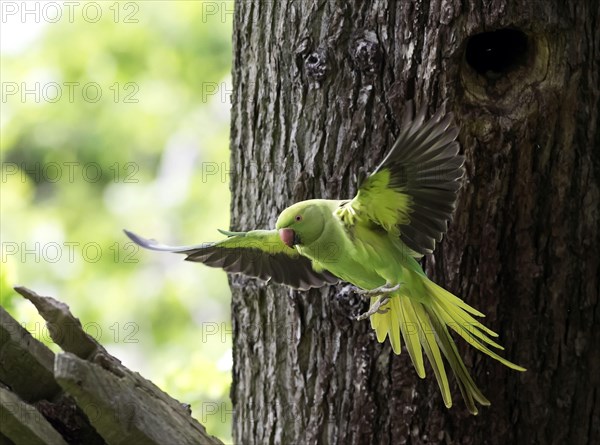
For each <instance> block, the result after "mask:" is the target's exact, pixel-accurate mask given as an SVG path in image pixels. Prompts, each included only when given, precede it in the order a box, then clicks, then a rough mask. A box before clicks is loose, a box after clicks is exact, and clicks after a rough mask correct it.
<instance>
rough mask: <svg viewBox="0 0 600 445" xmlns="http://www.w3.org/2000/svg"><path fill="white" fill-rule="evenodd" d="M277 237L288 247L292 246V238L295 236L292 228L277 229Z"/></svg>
mask: <svg viewBox="0 0 600 445" xmlns="http://www.w3.org/2000/svg"><path fill="white" fill-rule="evenodd" d="M279 238H281V241H283V244H285V245H286V246H288V247H293V246H294V238H296V234H295V233H294V230H293V229H279Z"/></svg>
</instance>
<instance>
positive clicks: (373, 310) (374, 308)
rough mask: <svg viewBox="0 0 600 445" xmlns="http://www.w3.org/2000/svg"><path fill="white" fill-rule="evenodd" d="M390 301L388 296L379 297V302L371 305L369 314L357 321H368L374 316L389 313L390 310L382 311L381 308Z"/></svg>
mask: <svg viewBox="0 0 600 445" xmlns="http://www.w3.org/2000/svg"><path fill="white" fill-rule="evenodd" d="M398 286H399V285H398ZM388 301H390V297H388V296H387V295H382V296H381V297H379V298H378V299H377V301H376V302H375V303H373V304H372V305H371V307H370V308H369V310H368V311H367V312H365V313H364V314H362V315H359V316H358V317H356V320H357V321H360V320H366V319H367V318H369V317H370V316H371V315H373V314H385V313H386V312H387V311H389V310H390V308H385V309H381V306H383V305H384V304H386V303H387V302H388Z"/></svg>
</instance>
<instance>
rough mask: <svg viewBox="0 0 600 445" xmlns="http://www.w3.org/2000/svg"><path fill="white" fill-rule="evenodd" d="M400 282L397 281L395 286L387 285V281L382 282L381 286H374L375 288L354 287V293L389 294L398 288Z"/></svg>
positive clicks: (369, 295) (366, 294) (369, 294)
mask: <svg viewBox="0 0 600 445" xmlns="http://www.w3.org/2000/svg"><path fill="white" fill-rule="evenodd" d="M401 285H402V283H398V284H396V285H395V286H391V287H390V285H389V283H386V284H384V285H383V286H379V287H376V288H375V289H358V288H357V289H356V293H357V294H359V295H363V296H365V297H372V296H373V295H383V294H391V293H392V292H396V291H397V290H398V289H400V286H401Z"/></svg>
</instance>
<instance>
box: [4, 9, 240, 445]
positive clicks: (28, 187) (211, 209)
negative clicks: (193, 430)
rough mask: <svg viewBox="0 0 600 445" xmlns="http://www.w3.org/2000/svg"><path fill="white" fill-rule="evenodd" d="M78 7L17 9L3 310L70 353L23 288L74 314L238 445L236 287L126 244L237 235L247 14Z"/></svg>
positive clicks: (9, 102) (10, 52)
mask: <svg viewBox="0 0 600 445" xmlns="http://www.w3.org/2000/svg"><path fill="white" fill-rule="evenodd" d="M73 3H75V4H74V5H73ZM71 4H72V6H67V5H65V4H64V3H62V2H37V1H29V2H20V1H19V2H10V1H3V2H1V8H2V19H1V20H2V23H1V45H0V47H1V48H0V49H1V73H0V75H1V85H2V103H1V117H0V135H1V136H0V150H1V162H2V181H1V196H0V206H1V207H0V211H1V213H0V216H1V224H0V226H1V232H0V237H1V244H2V264H1V266H2V267H1V275H0V277H1V279H0V292H1V294H0V298H1V301H0V302H1V304H2V306H3V307H4V308H6V309H7V310H8V311H9V312H10V313H11V314H12V315H13V316H14V317H15V318H16V319H17V320H18V321H19V322H21V323H22V324H23V326H25V327H26V328H27V329H28V330H29V331H31V332H32V333H33V334H34V336H35V337H36V338H38V339H40V340H42V341H44V342H45V343H47V344H48V345H49V346H50V347H51V348H53V349H54V350H57V348H56V345H53V344H52V341H51V339H50V338H49V335H48V331H47V330H46V329H45V327H44V322H43V320H42V319H41V318H40V317H39V316H38V315H37V313H36V311H35V309H34V308H33V306H32V305H31V304H30V303H29V302H27V301H24V300H22V299H21V297H19V296H18V295H16V294H15V293H14V291H13V290H12V287H13V286H15V285H24V286H27V287H29V288H31V289H33V290H35V291H37V292H38V293H41V294H43V295H50V296H53V297H55V298H57V299H59V300H62V301H64V302H65V303H67V304H68V305H69V306H70V307H71V310H72V312H73V313H74V314H75V315H76V316H77V317H79V319H80V320H81V322H82V324H83V326H84V327H85V328H86V330H87V332H88V333H90V334H91V335H93V336H94V337H95V338H96V339H97V340H99V341H100V342H101V343H102V344H104V345H105V346H106V347H107V349H108V350H109V351H110V352H111V353H112V354H113V355H115V356H116V357H118V358H119V359H120V360H121V361H122V362H123V363H124V364H125V365H126V366H128V367H130V368H131V369H133V370H136V371H138V372H140V373H141V374H142V375H143V376H145V377H146V378H148V379H150V380H152V381H154V382H155V383H156V384H158V385H159V386H160V387H161V388H162V389H164V390H165V391H167V392H168V393H169V394H171V395H172V396H174V397H176V398H177V399H179V400H180V401H181V402H185V403H189V404H191V406H192V411H193V415H194V416H195V417H196V418H197V419H198V420H199V421H200V422H201V423H203V424H204V425H205V426H206V427H207V430H208V431H209V433H211V434H213V435H216V436H218V437H219V438H221V439H222V440H224V441H226V442H231V416H232V413H231V403H230V401H229V386H230V382H231V325H230V313H229V301H230V292H229V288H228V284H227V278H226V275H225V274H224V273H223V272H222V271H220V270H216V269H209V268H207V267H204V266H202V265H198V264H193V263H186V262H183V261H182V259H183V258H182V257H179V256H175V255H168V254H160V253H156V252H147V251H142V250H139V249H137V248H135V247H134V245H133V244H131V243H130V242H129V240H128V239H127V238H126V237H125V236H124V234H123V232H122V229H123V228H128V229H131V230H133V231H136V232H138V233H140V234H142V235H144V236H149V237H154V238H157V239H159V240H160V241H163V242H167V243H176V244H189V243H198V242H202V241H207V240H214V239H219V238H220V237H221V235H219V234H218V233H217V232H216V229H217V228H225V229H226V228H228V226H229V200H230V198H229V186H228V179H229V178H228V160H229V153H228V132H229V108H230V92H231V83H230V78H229V73H230V69H231V58H232V50H231V29H232V22H233V8H234V5H233V2H230V1H218V2H210V1H189V0H185V1H135V2H129V1H120V2H115V1H106V2H71ZM57 5H58V6H57Z"/></svg>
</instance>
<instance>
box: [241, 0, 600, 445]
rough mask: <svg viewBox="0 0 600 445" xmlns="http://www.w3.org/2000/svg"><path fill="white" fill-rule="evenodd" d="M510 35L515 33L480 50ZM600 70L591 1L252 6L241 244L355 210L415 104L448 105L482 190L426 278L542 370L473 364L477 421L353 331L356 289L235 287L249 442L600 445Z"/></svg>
mask: <svg viewBox="0 0 600 445" xmlns="http://www.w3.org/2000/svg"><path fill="white" fill-rule="evenodd" d="M505 28H509V29H511V30H514V31H515V32H513V31H507V32H504V33H500V34H496V35H493V36H490V35H489V34H485V35H483V37H482V38H483V41H481V40H479V41H478V40H469V39H470V38H472V37H473V36H475V35H477V34H480V33H485V32H491V31H494V30H498V29H505ZM520 33H522V34H520ZM486 39H491V42H492V43H490V40H486ZM523 39H524V40H523ZM469 42H470V43H469ZM523 42H525V43H523ZM486 45H491V46H493V47H494V50H493V51H492V53H493V55H492V56H491V58H490V56H489V54H488V53H487V52H486V49H487V48H486ZM467 48H469V51H470V53H469V56H468V58H467V55H466V53H467ZM467 59H468V60H467ZM599 61H600V20H599V6H598V2H597V1H593V0H586V1H579V2H567V1H564V0H563V1H558V0H556V1H550V2H542V1H530V0H515V1H510V2H509V1H506V0H504V1H497V2H476V1H473V0H466V1H462V2H461V1H452V0H448V1H435V0H434V1H411V2H405V1H398V2H387V1H366V2H316V1H291V0H286V1H279V2H263V1H258V2H250V1H242V2H238V3H237V6H236V12H235V22H234V69H233V83H234V95H233V106H232V136H231V148H232V159H231V161H232V170H233V172H232V197H233V200H232V226H233V229H234V230H242V229H249V228H254V227H258V228H267V227H273V225H274V223H275V219H276V216H277V214H278V212H279V211H281V210H282V209H283V208H285V207H286V206H288V205H289V204H291V203H293V202H296V201H299V200H302V199H308V198H312V197H323V198H347V197H351V196H353V194H354V192H355V191H356V182H357V179H358V178H359V177H360V176H361V174H362V172H364V171H368V170H369V169H372V168H373V167H374V165H376V163H377V162H378V161H380V160H381V158H382V155H383V154H384V152H385V151H386V150H387V149H388V148H389V147H390V146H391V143H392V142H393V139H394V135H396V134H397V133H398V125H399V122H400V120H401V116H402V111H403V109H404V104H405V102H406V101H407V100H408V99H414V100H415V102H416V103H417V104H423V105H427V106H428V107H429V109H430V110H431V111H433V110H434V109H437V108H438V107H440V106H442V103H443V102H444V100H447V103H446V105H445V106H446V108H447V110H448V111H453V112H454V113H455V115H456V120H457V121H458V123H459V124H460V126H461V134H460V136H459V139H460V142H461V145H462V149H463V151H464V153H465V155H466V157H467V162H466V171H467V173H466V177H465V178H464V187H463V189H462V192H461V194H460V197H459V203H458V208H457V211H456V215H455V220H454V222H453V223H452V224H451V226H450V230H449V232H448V234H447V236H446V238H445V239H444V241H443V242H442V244H441V245H440V246H439V247H438V248H437V250H436V252H435V254H434V256H433V257H429V258H426V260H425V265H426V270H427V272H428V273H429V275H430V276H431V277H432V278H433V279H434V280H435V281H437V282H438V283H440V284H442V285H444V286H445V287H446V288H448V289H449V290H451V291H452V292H453V293H455V294H456V295H458V296H460V297H461V298H463V299H465V300H466V301H467V302H468V303H469V304H471V305H473V306H474V307H477V308H479V309H480V310H482V311H483V312H484V313H486V314H487V319H486V323H487V324H488V325H489V326H490V327H491V328H493V329H494V330H496V331H497V332H499V333H500V336H501V343H502V344H503V345H504V346H505V347H506V355H507V357H508V358H509V359H511V360H514V361H515V362H516V363H519V364H522V365H524V366H526V367H527V368H528V371H527V372H526V373H524V374H520V373H516V372H514V371H511V370H508V369H506V368H505V367H503V366H502V365H500V364H499V363H497V362H494V361H493V360H491V359H489V358H487V357H484V356H482V354H479V353H477V352H476V351H474V350H472V349H470V348H468V347H466V345H465V344H462V343H461V344H459V347H460V350H461V351H463V352H464V354H463V356H464V357H465V361H466V363H467V366H468V367H469V369H470V371H471V373H472V374H473V376H474V378H475V380H476V382H478V384H479V385H480V387H481V388H482V390H483V391H484V394H486V395H487V396H488V398H489V399H490V400H491V402H492V406H491V407H490V408H486V409H482V410H481V413H480V415H479V416H477V417H472V416H470V415H469V414H468V413H467V412H466V409H465V408H464V406H463V404H462V401H461V400H460V395H459V394H458V393H457V390H456V388H454V391H453V396H454V400H455V406H454V407H453V408H452V409H450V410H447V409H446V408H445V407H444V405H443V403H442V400H441V397H440V395H439V394H438V389H437V385H436V382H435V379H434V378H433V376H432V373H431V371H430V370H429V373H428V378H427V379H426V380H419V379H418V377H417V376H416V374H415V372H414V370H413V368H412V365H411V363H410V359H409V357H408V356H407V355H406V354H405V353H403V354H402V355H401V356H394V355H393V353H392V352H391V349H390V347H389V345H388V344H387V343H386V344H384V345H380V344H378V343H377V341H376V339H375V337H374V335H373V334H372V332H371V330H370V328H369V326H368V323H367V322H354V321H352V318H353V316H355V315H356V314H357V313H359V312H361V311H363V310H364V309H365V306H364V302H362V301H360V300H358V299H357V298H355V297H354V296H353V294H352V293H351V292H346V291H345V290H344V288H343V287H342V286H340V287H338V288H330V289H325V290H322V291H311V292H309V293H299V292H292V291H289V290H287V289H285V288H283V287H280V286H276V285H265V284H263V283H261V282H257V281H254V280H250V279H244V278H239V277H236V278H233V279H232V286H233V288H234V292H233V302H232V315H233V326H234V352H233V355H234V374H233V387H232V392H231V394H232V399H233V404H234V411H235V416H234V439H235V442H236V443H245V444H261V445H262V444H268V443H283V444H292V443H320V444H334V443H344V444H363V443H377V444H387V443H394V444H396V443H411V444H421V443H456V444H458V443H460V444H470V443H473V444H481V443H489V444H506V443H543V444H549V443H556V444H562V443H591V442H593V441H594V440H597V438H598V437H600V426H599V425H600V418H599V417H600V401H599V394H598V389H599V379H600V363H599V362H600V355H599V354H598V353H597V345H598V344H600V329H598V320H599V319H600V313H599V311H600V309H599V305H598V294H599V289H598V288H599V282H598V276H599V275H600V262H599V261H600V260H599V258H600V251H599V246H600V230H599V227H600V217H599V208H598V207H599V205H598V202H599V200H600V191H599V185H598V182H599V179H600V153H599V151H600V132H599V131H598V107H599V97H600V93H599V87H598V85H600V71H599V70H600V68H599ZM459 343H460V342H459ZM594 437H595V438H596V439H593V438H594Z"/></svg>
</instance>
